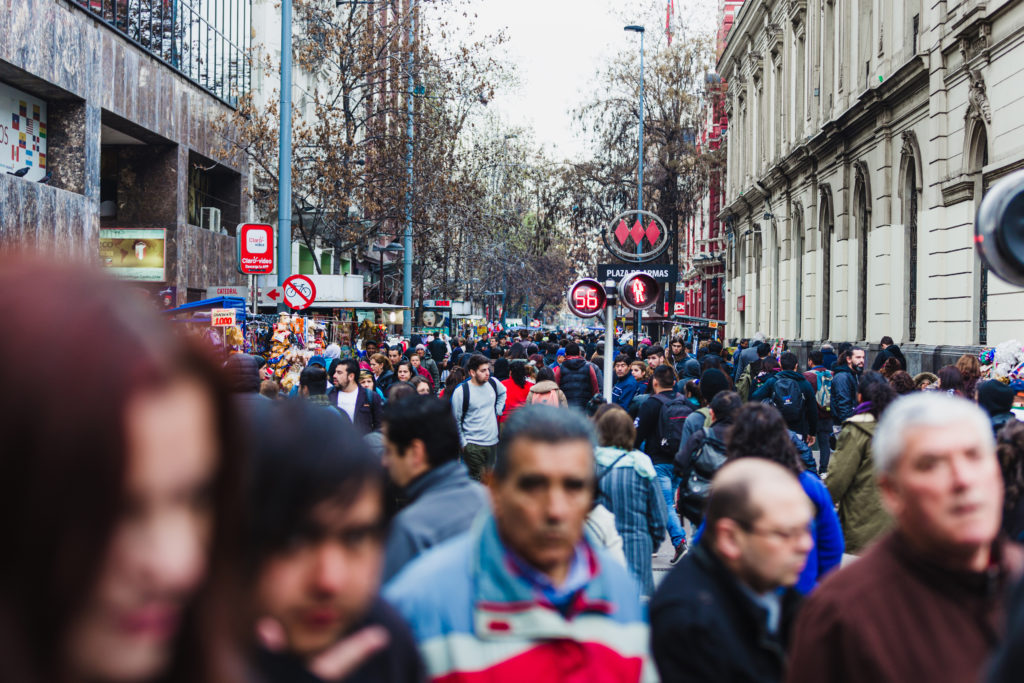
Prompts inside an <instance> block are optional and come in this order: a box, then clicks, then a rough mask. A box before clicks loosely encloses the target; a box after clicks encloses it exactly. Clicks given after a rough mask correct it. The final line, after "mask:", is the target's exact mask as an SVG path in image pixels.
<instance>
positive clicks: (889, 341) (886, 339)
mask: <svg viewBox="0 0 1024 683" xmlns="http://www.w3.org/2000/svg"><path fill="white" fill-rule="evenodd" d="M882 344H883V345H884V346H892V345H893V341H892V337H890V336H889V335H886V336H884V337H882Z"/></svg>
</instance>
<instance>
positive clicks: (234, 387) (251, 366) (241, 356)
mask: <svg viewBox="0 0 1024 683" xmlns="http://www.w3.org/2000/svg"><path fill="white" fill-rule="evenodd" d="M224 372H225V374H226V375H227V379H228V386H229V387H230V388H231V391H232V392H233V393H236V394H251V393H258V392H259V390H260V366H259V364H258V363H257V362H256V357H255V356H250V355H249V354H247V353H236V354H232V355H231V356H230V357H229V358H228V359H227V361H225V362H224Z"/></svg>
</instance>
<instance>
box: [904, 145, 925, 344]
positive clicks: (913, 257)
mask: <svg viewBox="0 0 1024 683" xmlns="http://www.w3.org/2000/svg"><path fill="white" fill-rule="evenodd" d="M903 135H904V138H903V159H902V162H901V166H902V170H903V172H902V180H901V183H900V196H901V198H902V200H903V202H902V207H903V230H904V235H905V240H904V249H905V250H906V254H905V257H904V261H905V263H906V266H907V269H906V277H905V278H904V280H905V283H906V285H905V287H906V289H905V290H904V295H905V296H906V305H905V308H904V310H905V312H906V321H907V323H906V329H905V331H906V340H907V341H908V342H912V341H916V340H917V308H918V303H917V300H918V296H917V295H918V290H919V289H920V287H919V280H918V272H917V271H918V248H917V245H918V232H917V231H918V212H919V210H920V207H919V205H918V194H919V192H920V190H919V188H920V179H919V178H918V163H919V161H920V160H919V158H918V154H919V153H918V151H917V148H916V145H915V144H914V142H913V134H912V133H909V132H907V133H904V134H903Z"/></svg>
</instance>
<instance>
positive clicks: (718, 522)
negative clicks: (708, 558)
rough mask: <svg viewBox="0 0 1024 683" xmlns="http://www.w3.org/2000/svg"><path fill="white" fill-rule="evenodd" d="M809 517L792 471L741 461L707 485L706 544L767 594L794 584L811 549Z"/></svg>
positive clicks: (763, 462)
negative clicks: (708, 488) (709, 489)
mask: <svg viewBox="0 0 1024 683" xmlns="http://www.w3.org/2000/svg"><path fill="white" fill-rule="evenodd" d="M813 518H814V508H813V504H812V503H811V501H810V499H809V498H808V497H807V494H806V493H804V490H803V487H802V486H801V485H800V482H799V480H797V478H796V477H795V476H794V475H793V473H792V472H790V471H789V470H787V469H786V468H784V467H782V466H781V465H778V464H776V463H774V462H771V461H769V460H765V459H762V458H740V459H738V460H734V461H731V462H728V463H726V464H725V465H724V466H723V467H722V468H721V469H720V470H718V473H717V474H715V478H714V479H713V480H712V482H711V496H710V498H709V499H708V510H707V516H706V526H705V529H706V531H705V542H707V543H710V547H711V549H712V552H714V553H715V554H716V555H717V556H718V558H719V559H720V560H721V561H722V563H723V564H724V565H725V566H726V568H728V569H729V571H731V572H732V573H733V575H735V577H736V578H737V579H739V580H740V581H741V582H743V583H744V584H746V585H747V586H748V587H749V588H751V589H752V590H753V591H755V592H757V593H767V592H770V591H773V590H775V589H777V588H779V587H781V586H792V585H793V584H795V583H796V581H797V578H799V576H800V572H801V571H803V568H804V564H806V562H807V554H808V553H809V552H810V551H811V548H812V547H813V546H814V540H813V538H812V537H811V531H810V527H811V521H812V520H813Z"/></svg>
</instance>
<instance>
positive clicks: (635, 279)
mask: <svg viewBox="0 0 1024 683" xmlns="http://www.w3.org/2000/svg"><path fill="white" fill-rule="evenodd" d="M660 294H661V286H660V285H659V284H658V281H657V280H655V279H654V278H653V277H652V276H651V274H650V273H644V272H633V273H630V274H629V275H627V276H626V277H624V278H622V279H621V280H619V296H620V297H622V303H624V304H625V305H626V307H627V308H631V309H633V310H634V311H642V310H645V309H648V308H651V307H652V306H654V305H655V304H656V303H658V296H659V295H660Z"/></svg>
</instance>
